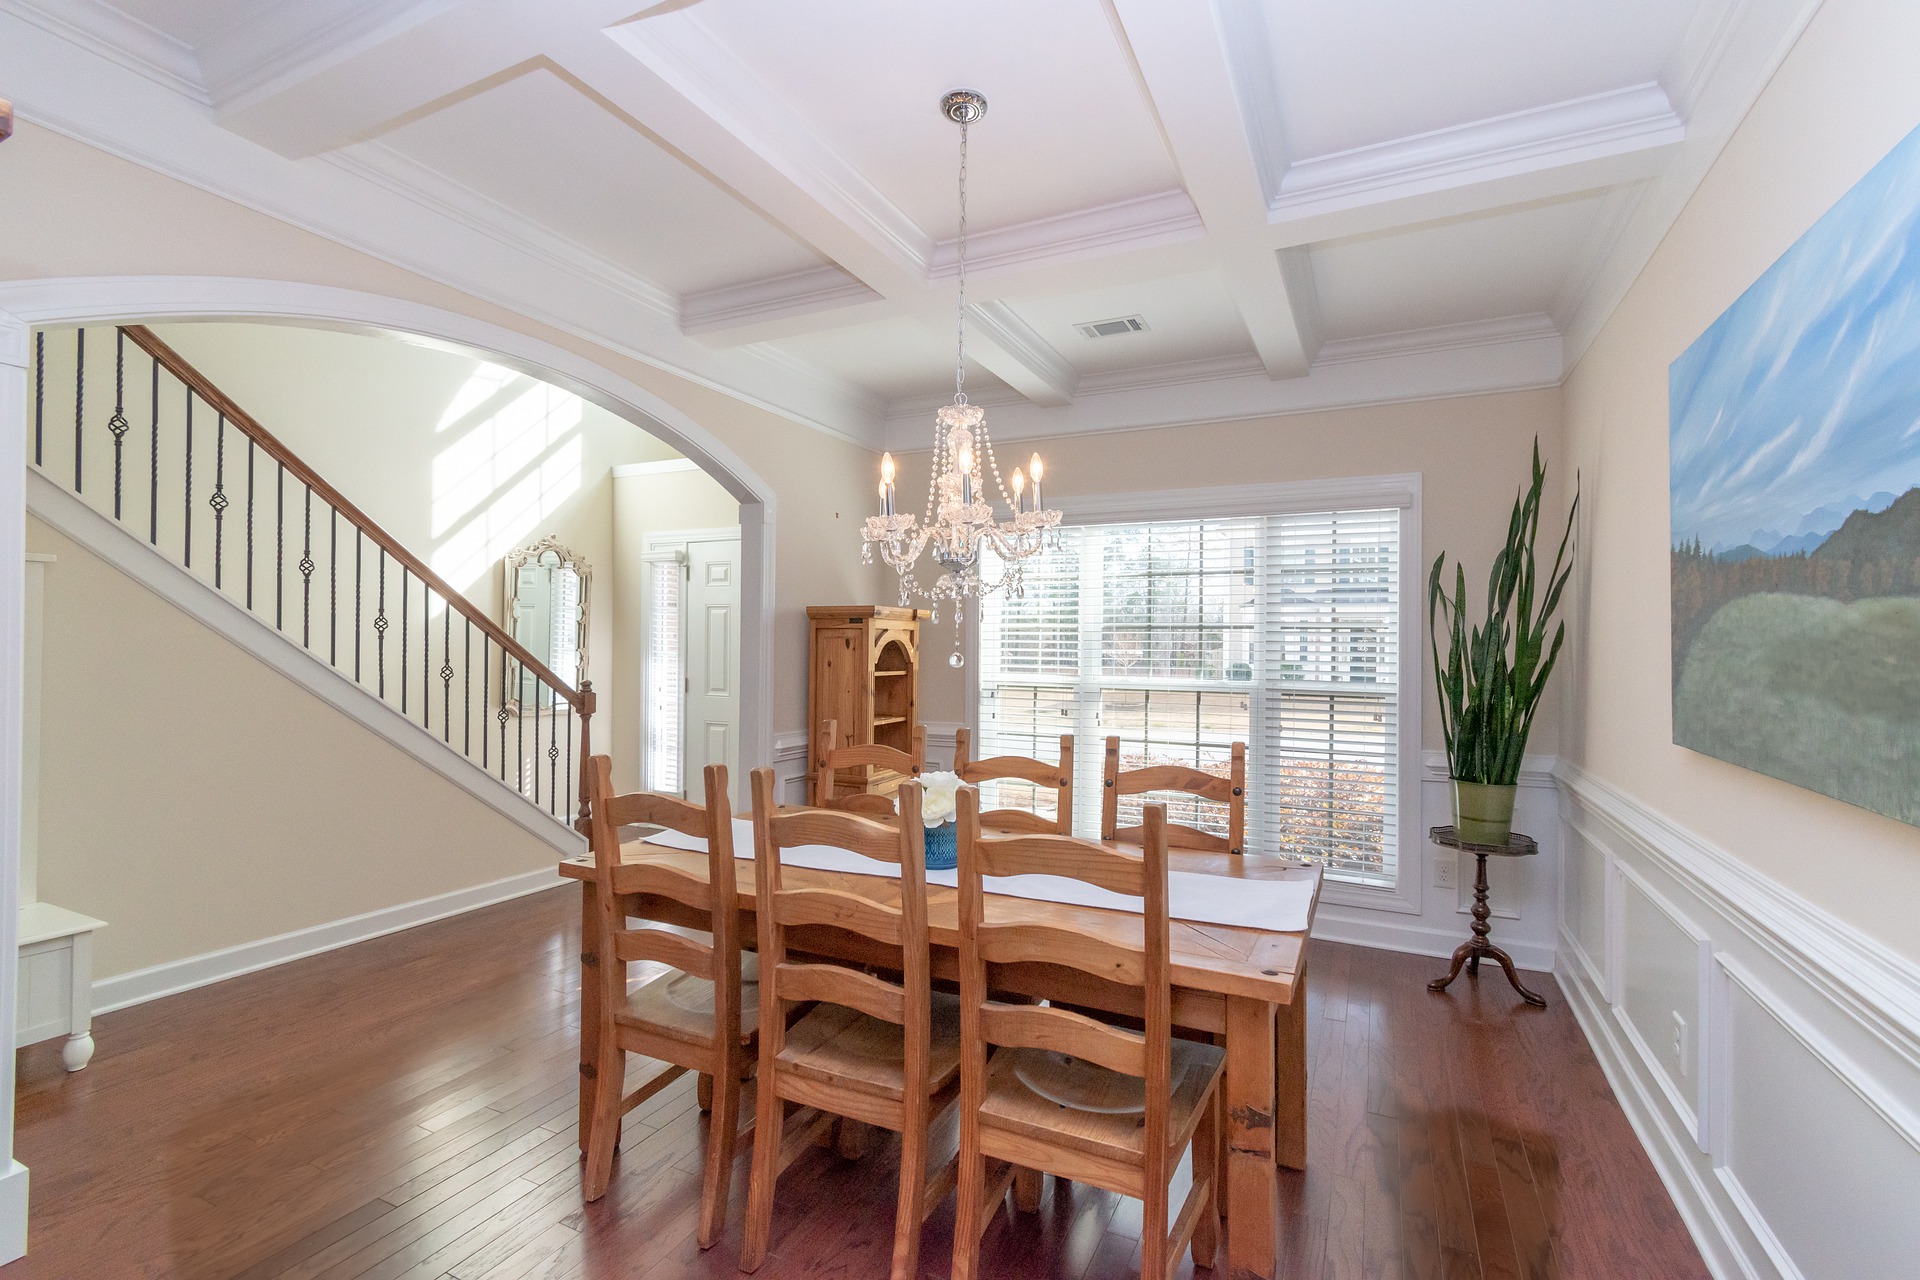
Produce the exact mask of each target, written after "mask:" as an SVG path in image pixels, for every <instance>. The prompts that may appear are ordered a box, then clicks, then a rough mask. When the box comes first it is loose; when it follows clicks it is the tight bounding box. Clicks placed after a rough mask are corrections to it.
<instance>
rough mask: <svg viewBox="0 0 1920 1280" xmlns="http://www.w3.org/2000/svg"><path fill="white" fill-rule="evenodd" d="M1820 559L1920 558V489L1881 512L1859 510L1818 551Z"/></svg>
mask: <svg viewBox="0 0 1920 1280" xmlns="http://www.w3.org/2000/svg"><path fill="white" fill-rule="evenodd" d="M1813 557H1814V559H1816V560H1851V561H1863V560H1912V559H1915V558H1920V489H1909V490H1907V491H1906V493H1904V494H1902V495H1901V496H1900V497H1899V498H1897V499H1895V501H1894V503H1893V505H1892V506H1890V507H1888V508H1887V509H1886V510H1885V511H1881V512H1878V513H1875V512H1871V511H1856V512H1854V513H1853V514H1852V515H1850V516H1848V517H1847V522H1846V523H1845V524H1843V525H1841V526H1840V527H1839V528H1838V529H1836V530H1834V532H1833V536H1832V537H1830V538H1828V539H1827V540H1826V541H1825V542H1824V543H1822V544H1821V545H1820V547H1819V548H1818V549H1817V550H1816V551H1814V553H1813Z"/></svg>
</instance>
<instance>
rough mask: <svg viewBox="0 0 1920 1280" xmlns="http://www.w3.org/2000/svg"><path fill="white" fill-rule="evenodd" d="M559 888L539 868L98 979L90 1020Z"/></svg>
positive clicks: (556, 878) (552, 877)
mask: <svg viewBox="0 0 1920 1280" xmlns="http://www.w3.org/2000/svg"><path fill="white" fill-rule="evenodd" d="M563 883H564V882H563V881H561V880H560V878H559V876H558V875H556V874H555V872H554V870H553V869H552V868H551V867H542V868H541V869H539V870H538V871H526V872H522V873H521V874H519V875H516V876H508V877H507V878H506V879H504V880H495V881H493V882H492V883H490V884H480V885H474V886H473V887H472V888H469V889H454V890H451V891H450V892H447V893H438V894H435V895H434V896H433V897H431V898H422V899H420V900H419V901H418V902H403V903H400V904H399V905H397V906H392V907H381V908H380V909H379V910H377V911H368V912H366V913H364V914H362V915H357V916H348V917H347V918H346V919H344V920H329V921H328V922H326V923H325V924H316V925H310V926H308V927H307V928H305V929H295V930H294V931H293V932H292V933H283V934H280V935H279V936H277V937H273V938H261V939H260V940H258V941H257V942H243V943H240V944H239V945H238V946H232V947H222V948H221V949H220V950H218V951H209V952H207V953H206V954H204V955H198V956H188V957H187V958H186V959H184V960H169V961H167V962H166V963H165V964H156V965H153V966H151V967H150V968H146V969H136V970H134V971H133V972H132V973H122V974H116V975H115V976H114V977H111V978H101V979H98V980H97V981H95V982H94V984H93V1012H94V1016H95V1017H98V1016H99V1015H101V1014H103V1013H111V1012H113V1011H114V1010H115V1009H125V1008H127V1007H128V1006H130V1005H136V1004H145V1003H146V1002H147V1001H149V1000H158V999H160V998H161V997H162V996H172V995H178V994H180V993H181V992H182V991H191V990H193V989H194V988H195V987H204V986H208V985H210V984H212V983H215V982H223V981H225V980H226V979H228V978H238V977H240V976H241V975H242V974H248V973H256V972H258V971H259V970H261V969H271V968H272V967H274V966H275V965H281V964H286V963H287V962H289V961H292V960H302V959H305V958H306V957H308V956H315V955H319V954H320V953H321V952H323V951H336V950H338V949H339V948H341V947H350V946H352V945H353V944H354V943H356V942H367V941H370V940H371V939H374V938H379V937H383V936H385V935H386V934H389V933H398V932H400V931H401V930H402V929H411V928H413V927H414V926H415V925H422V924H430V923H432V922H433V921H435V920H444V919H446V918H447V917H448V916H457V915H460V914H462V913H464V912H468V911H474V910H478V909H479V908H481V907H490V906H493V905H494V904H495V903H500V902H506V901H509V900H511V899H513V898H524V897H526V896H527V895H528V894H531V893H539V892H541V891H542V890H546V889H558V888H561V887H562V885H563Z"/></svg>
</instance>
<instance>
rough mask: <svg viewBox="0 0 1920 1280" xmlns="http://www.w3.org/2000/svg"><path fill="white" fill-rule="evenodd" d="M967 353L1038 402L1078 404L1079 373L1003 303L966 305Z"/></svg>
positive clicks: (990, 371)
mask: <svg viewBox="0 0 1920 1280" xmlns="http://www.w3.org/2000/svg"><path fill="white" fill-rule="evenodd" d="M967 354H968V355H969V356H971V357H973V358H974V359H975V360H978V361H979V362H980V364H981V365H982V366H983V367H985V368H986V370H987V371H988V372H989V373H992V374H993V375H994V376H995V377H997V378H999V379H1000V380H1001V381H1002V382H1004V383H1006V384H1007V385H1008V386H1010V387H1012V388H1013V389H1014V390H1015V391H1018V392H1019V393H1020V394H1021V395H1023V396H1025V397H1026V398H1027V399H1028V400H1030V401H1032V402H1033V403H1034V404H1037V405H1042V406H1044V407H1047V408H1059V407H1061V406H1063V405H1069V404H1072V403H1073V393H1074V392H1075V391H1076V390H1078V389H1079V386H1080V372H1079V370H1077V369H1075V368H1074V367H1073V366H1072V365H1071V364H1069V363H1067V359H1066V357H1065V356H1062V355H1061V354H1060V353H1059V352H1058V351H1055V350H1054V349H1053V347H1052V345H1050V344H1049V343H1048V342H1047V340H1046V339H1045V338H1042V337H1041V336H1040V335H1039V334H1038V333H1035V332H1034V331H1033V328H1032V326H1030V325H1029V324H1027V322H1026V321H1024V320H1022V319H1021V318H1020V317H1019V316H1018V315H1016V314H1014V310H1013V308H1012V307H1009V306H1008V305H1007V304H1006V303H1004V302H972V303H968V304H967Z"/></svg>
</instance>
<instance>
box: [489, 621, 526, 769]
mask: <svg viewBox="0 0 1920 1280" xmlns="http://www.w3.org/2000/svg"><path fill="white" fill-rule="evenodd" d="M494 719H496V720H498V721H499V722H500V781H502V782H505V781H506V780H507V647H506V646H505V645H501V646H500V709H499V710H498V711H496V712H494ZM513 788H514V790H516V791H518V790H519V789H520V779H519V778H518V777H517V776H516V777H515V778H514V780H513Z"/></svg>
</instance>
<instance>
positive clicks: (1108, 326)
mask: <svg viewBox="0 0 1920 1280" xmlns="http://www.w3.org/2000/svg"><path fill="white" fill-rule="evenodd" d="M1073 327H1074V328H1076V329H1078V330H1079V331H1080V335H1081V336H1082V337H1086V338H1117V337H1119V336H1120V335H1121V334H1123V333H1145V332H1146V330H1147V322H1146V321H1145V320H1142V319H1141V318H1140V317H1139V316H1121V317H1119V318H1118V319H1115V320H1089V321H1087V322H1086V323H1085V324H1076V325H1075V326H1073Z"/></svg>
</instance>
